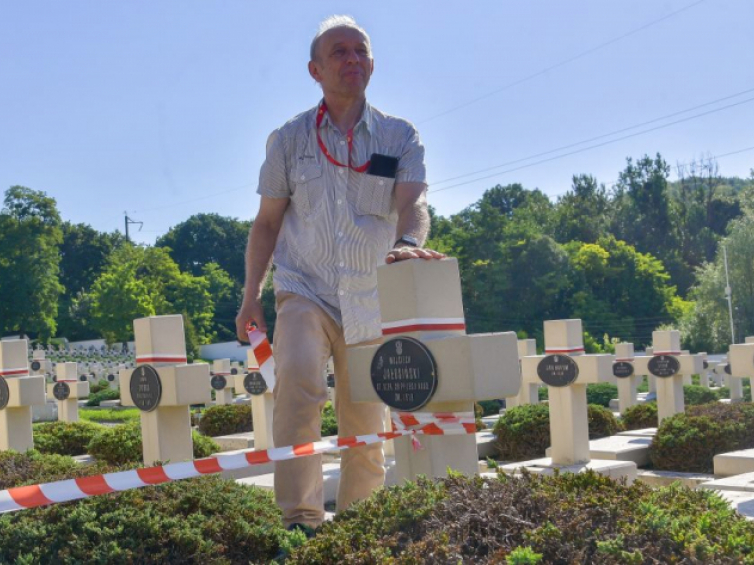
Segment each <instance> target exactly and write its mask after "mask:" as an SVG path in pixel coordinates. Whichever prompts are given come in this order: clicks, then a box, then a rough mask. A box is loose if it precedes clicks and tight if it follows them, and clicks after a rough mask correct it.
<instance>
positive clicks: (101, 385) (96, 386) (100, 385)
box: [89, 379, 110, 394]
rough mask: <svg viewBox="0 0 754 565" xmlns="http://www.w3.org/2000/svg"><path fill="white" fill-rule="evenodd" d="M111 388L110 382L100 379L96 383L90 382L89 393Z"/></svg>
mask: <svg viewBox="0 0 754 565" xmlns="http://www.w3.org/2000/svg"><path fill="white" fill-rule="evenodd" d="M108 388H110V383H108V382H107V381H106V380H105V379H100V380H99V381H97V382H96V383H89V394H95V393H98V392H101V391H103V390H106V389H108Z"/></svg>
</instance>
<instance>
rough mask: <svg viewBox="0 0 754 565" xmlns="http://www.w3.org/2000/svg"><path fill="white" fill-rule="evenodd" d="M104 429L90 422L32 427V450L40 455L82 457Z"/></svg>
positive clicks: (48, 423)
mask: <svg viewBox="0 0 754 565" xmlns="http://www.w3.org/2000/svg"><path fill="white" fill-rule="evenodd" d="M103 429H104V428H103V427H102V426H101V425H99V424H94V423H92V422H70V423H69V422H47V423H44V424H35V425H34V448H35V449H36V450H38V451H39V452H40V453H48V454H49V453H54V454H57V455H84V454H86V446H87V445H89V442H90V441H91V440H92V438H94V436H96V435H97V434H98V433H99V432H101V431H102V430H103Z"/></svg>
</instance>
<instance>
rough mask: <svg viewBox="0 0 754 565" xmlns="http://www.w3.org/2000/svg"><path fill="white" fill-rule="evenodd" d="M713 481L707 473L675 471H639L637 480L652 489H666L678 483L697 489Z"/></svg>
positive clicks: (711, 476)
mask: <svg viewBox="0 0 754 565" xmlns="http://www.w3.org/2000/svg"><path fill="white" fill-rule="evenodd" d="M711 479H714V475H710V474H707V473H681V472H677V471H649V470H644V469H639V475H638V480H640V481H641V482H643V483H646V484H648V485H649V486H652V487H667V486H670V485H672V484H673V483H679V484H681V485H682V486H685V487H689V488H692V489H693V488H697V487H699V485H701V484H703V483H706V482H708V481H710V480H711Z"/></svg>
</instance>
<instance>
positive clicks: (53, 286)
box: [0, 186, 63, 340]
mask: <svg viewBox="0 0 754 565" xmlns="http://www.w3.org/2000/svg"><path fill="white" fill-rule="evenodd" d="M3 203H4V208H3V209H2V211H0V296H2V300H0V331H2V333H9V332H14V333H16V332H17V333H20V334H22V335H23V334H25V333H27V332H32V333H37V334H38V335H39V337H40V338H41V339H43V340H46V339H49V338H50V337H52V336H54V335H55V331H56V317H57V312H58V297H59V296H60V293H61V292H62V290H63V287H62V286H61V285H60V283H59V282H58V271H59V263H60V256H59V254H58V246H59V245H60V243H61V241H62V232H61V228H60V215H59V213H58V210H57V205H56V202H55V199H54V198H50V197H49V196H47V195H46V194H45V193H44V192H41V191H35V190H32V189H30V188H26V187H23V186H13V187H11V188H9V189H8V190H7V191H6V193H5V199H4V202H3Z"/></svg>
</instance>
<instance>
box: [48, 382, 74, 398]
mask: <svg viewBox="0 0 754 565" xmlns="http://www.w3.org/2000/svg"><path fill="white" fill-rule="evenodd" d="M52 395H53V396H54V397H55V398H56V399H57V400H68V398H69V397H70V396H71V387H69V386H68V383H64V382H63V381H59V382H56V383H55V386H53V387H52Z"/></svg>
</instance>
